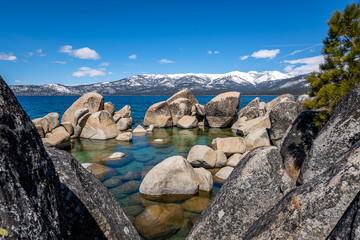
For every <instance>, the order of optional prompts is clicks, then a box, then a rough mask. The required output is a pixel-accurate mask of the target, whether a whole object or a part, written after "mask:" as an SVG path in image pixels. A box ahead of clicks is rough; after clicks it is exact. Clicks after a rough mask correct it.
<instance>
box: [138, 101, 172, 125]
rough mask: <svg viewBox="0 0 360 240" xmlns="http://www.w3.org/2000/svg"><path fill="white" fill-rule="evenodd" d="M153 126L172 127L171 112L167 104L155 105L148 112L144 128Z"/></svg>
mask: <svg viewBox="0 0 360 240" xmlns="http://www.w3.org/2000/svg"><path fill="white" fill-rule="evenodd" d="M151 124H153V125H154V126H155V127H171V126H172V117H171V112H170V108H169V105H168V103H167V102H159V103H155V104H153V105H152V106H151V107H149V109H148V110H147V111H146V114H145V118H144V126H150V125H151Z"/></svg>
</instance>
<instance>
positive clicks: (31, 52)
mask: <svg viewBox="0 0 360 240" xmlns="http://www.w3.org/2000/svg"><path fill="white" fill-rule="evenodd" d="M349 3H351V1H346V0H312V1H309V0H303V1H289V0H288V1H262V0H258V1H240V0H238V1H227V0H223V1H219V0H217V1H211V0H207V1H196V0H191V1H190V0H181V1H178V0H167V1H151V0H147V1H143V0H138V1H122V0H119V1H107V0H103V1H99V0H98V1H93V0H88V1H66V0H63V1H58V0H51V1H49V0H46V1H42V0H33V1H28V0H26V1H18V0H4V1H2V2H1V14H0V29H1V30H0V75H1V76H2V77H3V78H4V79H5V80H6V81H7V83H8V84H11V85H12V84H48V83H61V84H65V85H73V84H82V83H94V82H103V81H115V80H119V79H122V78H124V77H128V76H131V75H135V74H142V73H147V74H171V73H188V72H193V73H226V72H230V71H242V72H248V71H268V70H278V71H281V72H288V73H292V74H300V73H306V72H309V71H313V70H315V69H317V66H318V64H319V63H321V61H323V58H322V57H321V56H320V55H321V53H320V51H321V48H322V45H321V41H322V39H323V38H324V37H325V36H326V34H327V30H328V26H327V24H326V21H327V20H328V19H329V18H330V17H331V14H332V13H333V12H334V11H335V9H339V10H343V9H344V8H345V6H346V5H347V4H349Z"/></svg>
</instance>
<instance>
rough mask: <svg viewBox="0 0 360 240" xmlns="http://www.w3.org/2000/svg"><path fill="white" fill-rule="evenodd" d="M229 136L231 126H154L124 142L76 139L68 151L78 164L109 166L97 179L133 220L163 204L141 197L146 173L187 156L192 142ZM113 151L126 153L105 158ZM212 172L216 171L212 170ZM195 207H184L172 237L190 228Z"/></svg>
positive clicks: (217, 185) (217, 183)
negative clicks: (152, 129) (146, 209)
mask: <svg viewBox="0 0 360 240" xmlns="http://www.w3.org/2000/svg"><path fill="white" fill-rule="evenodd" d="M231 136H235V134H234V133H233V132H232V131H231V130H230V129H210V128H203V129H193V130H184V129H179V128H167V129H155V130H154V131H153V132H152V133H146V134H141V135H134V137H133V142H132V143H123V142H119V141H116V140H114V139H113V140H106V141H95V140H87V139H82V140H77V141H75V142H74V143H73V146H72V150H71V153H72V154H73V155H74V156H75V157H76V159H77V160H78V161H79V162H81V163H86V162H92V163H98V164H101V165H104V166H106V167H108V168H110V169H108V170H107V172H108V174H100V175H98V178H99V179H100V180H101V181H102V182H103V183H104V185H105V186H107V187H108V189H109V190H110V192H112V193H113V195H114V196H115V198H116V200H117V201H118V203H119V204H120V206H121V207H122V208H123V210H124V212H125V213H126V214H127V216H128V217H129V219H130V220H131V221H132V222H133V223H135V218H136V217H137V216H138V215H139V214H140V213H141V212H142V211H143V210H144V209H145V208H146V207H147V206H150V205H154V204H159V205H161V204H163V203H161V202H154V201H148V200H146V199H143V198H141V197H140V195H139V193H138V192H139V186H140V183H141V180H142V179H143V177H144V175H145V173H146V172H148V171H149V170H150V169H151V168H152V167H154V166H155V165H156V164H158V163H159V162H161V161H162V160H164V159H166V158H168V157H171V156H175V155H181V156H183V157H185V158H186V157H187V154H188V152H189V151H190V149H191V147H192V146H194V145H197V144H200V145H209V144H211V141H212V139H214V138H216V137H231ZM159 138H161V139H164V142H163V143H161V144H159V143H156V142H154V140H155V139H159ZM114 152H123V153H125V154H126V156H125V157H124V158H122V159H121V160H120V159H119V160H106V158H107V157H108V156H109V155H111V154H112V153H114ZM215 172H216V170H215V171H214V172H213V173H214V174H215ZM119 179H121V180H120V182H117V181H118V180H119ZM221 186H222V182H221V181H215V182H214V188H213V192H212V193H211V194H210V195H207V194H205V195H201V196H202V198H204V199H209V201H210V200H211V199H212V197H213V196H215V194H216V193H217V192H218V191H219V189H220V187H221ZM184 202H185V201H180V202H176V204H179V205H180V206H182V205H183V204H184ZM205 206H206V205H205ZM205 206H204V207H205ZM194 207H196V210H192V211H189V210H188V211H185V210H184V220H183V226H182V228H180V230H179V231H178V232H177V233H175V234H174V235H173V236H172V237H173V238H174V239H184V238H185V237H186V235H187V234H188V232H189V231H190V227H191V225H192V222H193V221H194V219H196V218H197V217H198V216H199V215H200V213H201V211H199V210H198V208H200V209H201V210H202V209H203V207H202V206H194ZM134 225H135V224H134ZM138 230H140V229H138Z"/></svg>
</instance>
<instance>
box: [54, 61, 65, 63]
mask: <svg viewBox="0 0 360 240" xmlns="http://www.w3.org/2000/svg"><path fill="white" fill-rule="evenodd" d="M52 63H58V64H66V61H52Z"/></svg>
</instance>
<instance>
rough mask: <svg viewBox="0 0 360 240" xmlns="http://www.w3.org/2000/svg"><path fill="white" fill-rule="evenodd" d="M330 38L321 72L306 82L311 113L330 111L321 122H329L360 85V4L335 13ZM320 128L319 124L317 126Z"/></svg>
mask: <svg viewBox="0 0 360 240" xmlns="http://www.w3.org/2000/svg"><path fill="white" fill-rule="evenodd" d="M327 23H328V25H329V31H328V36H327V37H326V38H325V39H324V40H323V44H324V47H323V49H322V53H323V54H324V57H325V62H324V63H323V64H321V65H320V72H318V73H315V72H313V73H312V74H311V75H310V76H309V77H308V78H307V81H308V82H309V83H310V85H311V90H310V96H313V97H315V98H313V99H312V100H308V101H307V102H305V107H307V108H310V109H319V108H323V109H327V110H329V111H328V113H323V114H322V116H321V118H320V119H318V121H319V122H320V121H322V122H324V121H326V120H327V119H328V118H329V116H330V114H329V113H330V112H331V111H332V110H333V109H334V107H335V106H336V104H337V103H338V102H339V101H340V99H341V98H342V97H343V96H344V95H345V94H346V93H347V92H348V91H350V90H351V89H352V88H354V87H355V86H356V85H357V84H359V83H360V39H359V36H360V4H355V3H352V4H350V5H347V6H346V8H345V10H344V11H343V12H340V11H338V10H336V11H335V12H334V13H333V15H332V17H331V18H330V19H329V20H328V22H327ZM318 124H319V123H318Z"/></svg>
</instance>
